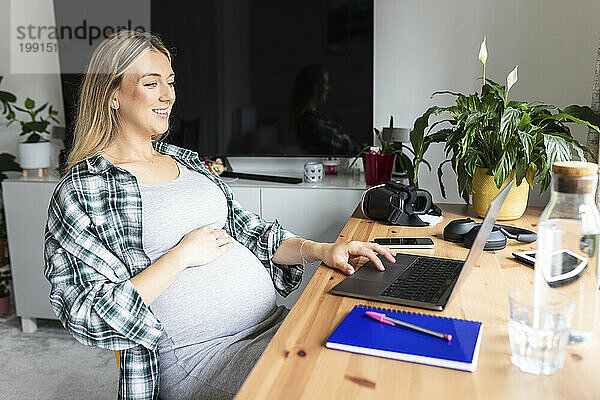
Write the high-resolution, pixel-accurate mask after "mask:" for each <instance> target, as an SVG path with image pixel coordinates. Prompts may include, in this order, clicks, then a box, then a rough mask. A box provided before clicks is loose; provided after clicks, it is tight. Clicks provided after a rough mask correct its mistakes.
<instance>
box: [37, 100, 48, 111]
mask: <svg viewBox="0 0 600 400" xmlns="http://www.w3.org/2000/svg"><path fill="white" fill-rule="evenodd" d="M47 106H48V103H47V102H46V103H44V104H43V105H42V106H40V107H38V108H37V109H36V110H35V111H34V113H36V114H38V113H40V112H42V111H43V110H44V108H46V107H47Z"/></svg>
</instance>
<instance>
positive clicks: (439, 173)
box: [437, 160, 452, 198]
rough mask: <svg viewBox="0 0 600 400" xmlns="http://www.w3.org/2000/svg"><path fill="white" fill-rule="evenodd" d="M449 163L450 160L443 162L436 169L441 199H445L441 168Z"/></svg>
mask: <svg viewBox="0 0 600 400" xmlns="http://www.w3.org/2000/svg"><path fill="white" fill-rule="evenodd" d="M451 161H452V160H445V161H443V162H442V163H441V164H440V165H439V167H438V169H437V176H438V183H439V184H440V192H442V197H443V198H446V188H445V187H444V183H443V182H442V175H443V174H444V171H442V167H443V166H444V164H446V163H449V162H451Z"/></svg>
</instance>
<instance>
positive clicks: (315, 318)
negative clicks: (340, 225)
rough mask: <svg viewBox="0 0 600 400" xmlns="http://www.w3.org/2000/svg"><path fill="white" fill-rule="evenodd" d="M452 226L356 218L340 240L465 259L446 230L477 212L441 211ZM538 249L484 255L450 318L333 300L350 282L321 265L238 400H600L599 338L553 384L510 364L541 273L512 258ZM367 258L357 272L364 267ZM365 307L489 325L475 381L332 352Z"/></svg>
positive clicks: (577, 349)
mask: <svg viewBox="0 0 600 400" xmlns="http://www.w3.org/2000/svg"><path fill="white" fill-rule="evenodd" d="M442 209H443V211H444V220H443V221H442V222H440V223H439V224H437V225H436V226H434V227H427V228H411V227H399V226H390V225H385V224H381V223H378V222H374V221H371V220H369V219H366V218H365V217H364V216H363V215H362V213H361V211H359V210H358V209H357V210H356V211H355V212H354V214H353V215H352V216H351V218H350V219H349V221H348V223H347V224H346V226H345V227H344V229H343V230H342V232H341V233H340V235H339V237H338V239H337V240H338V241H349V240H362V241H370V240H372V239H373V238H375V237H384V236H404V237H428V236H431V237H432V238H433V240H434V242H435V248H434V249H429V250H412V251H411V250H403V252H405V253H413V254H424V255H435V256H442V257H448V258H458V259H464V258H465V257H466V255H467V253H468V250H467V249H466V248H464V247H463V246H461V245H458V244H455V243H450V242H446V241H444V240H443V236H442V232H443V228H444V226H446V224H447V223H448V222H449V221H451V220H453V219H456V218H463V217H465V216H469V217H471V218H473V219H476V220H480V219H478V218H477V217H476V215H475V214H474V212H473V210H472V208H470V207H467V206H464V205H442ZM540 213H541V210H540V209H537V208H531V207H530V208H529V209H528V210H527V212H526V214H525V215H524V216H523V217H522V218H520V219H519V220H517V221H512V222H506V224H507V225H514V226H519V227H523V228H527V229H534V230H535V229H536V225H537V220H538V218H539V214H540ZM532 249H535V243H518V242H515V241H509V244H508V246H507V247H506V248H505V249H504V250H501V251H496V252H484V254H483V255H482V256H481V258H480V260H479V262H478V263H477V266H476V267H475V268H474V269H473V270H472V272H471V274H470V275H469V276H468V279H466V281H465V282H464V285H463V287H462V290H460V292H459V293H454V294H453V296H452V297H451V299H450V302H449V304H448V305H447V307H446V309H445V310H444V311H442V312H435V311H426V310H418V309H414V308H408V307H402V306H397V305H392V304H386V303H379V302H374V301H367V300H360V299H354V298H350V297H341V296H336V295H332V294H330V293H329V290H330V289H331V288H332V287H333V286H335V285H336V284H338V283H339V282H340V281H341V280H342V279H343V278H344V275H343V274H342V273H341V272H338V271H336V270H333V269H331V268H329V267H326V266H324V265H321V266H320V267H319V269H318V270H317V272H316V273H315V275H314V276H313V278H312V279H311V281H310V283H309V284H308V286H307V287H306V289H305V291H304V292H303V294H302V296H301V297H300V299H299V300H298V302H297V303H296V305H295V306H294V308H293V309H292V310H291V311H290V313H289V315H288V317H287V318H286V320H285V321H284V323H283V324H282V326H281V328H280V329H279V331H278V332H277V334H276V335H275V337H274V338H273V340H272V341H271V343H270V344H269V346H268V347H267V349H266V350H265V352H264V353H263V355H262V357H261V358H260V360H259V361H258V363H257V364H256V366H255V367H254V369H253V370H252V372H251V374H250V376H249V377H248V379H247V380H246V382H245V383H244V385H243V386H242V388H241V390H240V391H239V393H238V395H237V397H236V399H392V398H393V399H510V400H515V399H544V400H546V399H600V377H599V376H598V371H599V370H600V368H599V366H600V361H599V359H600V346H599V344H598V342H599V341H598V335H596V337H595V338H594V339H593V340H592V341H591V342H590V343H587V344H583V345H577V346H569V347H568V350H567V356H566V361H565V366H564V368H563V369H562V370H561V371H559V372H558V373H556V374H555V375H553V376H535V375H530V374H526V373H523V372H521V371H520V370H519V369H518V368H516V367H514V366H513V365H512V364H511V363H510V348H509V343H508V311H509V310H508V292H509V291H510V290H511V289H514V288H518V287H524V286H531V285H533V279H534V274H533V269H532V268H530V267H527V266H525V265H523V264H520V263H518V262H516V261H515V260H514V259H513V257H512V255H511V253H512V252H513V251H525V250H532ZM366 261H367V260H366V258H360V259H358V260H357V262H356V263H355V266H356V267H358V266H360V265H362V264H364V263H365V262H366ZM357 304H362V305H368V306H378V307H385V308H391V309H396V310H408V311H418V312H425V313H430V314H434V315H442V316H447V317H454V318H465V319H470V320H476V321H482V322H483V323H484V329H483V338H482V344H481V353H480V357H479V363H478V367H477V370H476V371H475V372H473V373H470V372H462V371H454V370H450V369H444V368H438V367H432V366H427V365H420V364H412V363H408V362H402V361H396V360H389V359H384V358H378V357H372V356H365V355H359V354H352V353H347V352H343V351H337V350H330V349H327V348H325V342H326V340H327V338H328V337H329V335H330V334H331V333H332V332H333V331H334V329H335V328H336V327H337V325H338V324H339V323H340V322H341V321H342V320H343V319H344V317H345V316H346V315H347V314H348V312H349V311H350V310H351V309H352V307H353V306H355V305H357Z"/></svg>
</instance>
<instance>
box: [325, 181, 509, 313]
mask: <svg viewBox="0 0 600 400" xmlns="http://www.w3.org/2000/svg"><path fill="white" fill-rule="evenodd" d="M513 183H514V179H513V180H511V181H510V182H509V183H508V185H506V187H505V188H504V189H502V191H501V192H500V193H499V194H498V195H497V196H496V197H495V198H494V200H492V202H491V204H490V207H489V209H488V211H487V213H486V214H485V218H484V219H483V223H482V224H481V228H479V233H478V234H477V236H476V237H475V241H474V242H473V245H472V246H471V250H470V251H469V254H468V255H467V258H466V260H464V261H462V260H452V259H448V258H440V257H429V256H419V255H412V254H402V253H397V254H396V256H395V258H396V262H395V263H391V262H389V261H387V260H386V259H385V258H383V257H381V256H380V257H379V259H380V260H381V261H382V262H383V265H384V266H385V271H379V270H378V269H377V268H375V265H374V264H373V262H372V261H368V262H367V263H365V265H363V266H362V267H361V268H360V269H359V270H358V271H357V272H355V273H354V274H352V275H350V276H348V277H347V278H346V279H344V280H343V281H342V282H340V283H339V284H338V285H337V286H335V287H334V288H333V289H331V292H332V293H333V294H337V295H341V296H350V297H358V298H361V299H369V300H376V301H382V302H386V303H394V304H401V305H404V306H411V307H418V308H425V309H428V310H438V311H441V310H443V309H444V307H445V306H446V304H448V301H449V299H450V295H451V294H452V292H453V291H454V290H455V289H456V291H458V290H460V287H461V286H462V284H463V282H464V281H465V279H466V277H467V276H468V275H469V274H470V272H471V269H473V267H474V266H475V264H476V262H477V260H478V259H479V257H480V256H481V253H482V252H483V248H484V246H485V243H486V242H487V239H488V237H489V236H490V233H491V231H492V228H493V226H494V224H495V223H496V218H498V215H499V214H500V209H501V208H502V205H503V204H504V200H506V197H507V196H508V192H509V191H510V188H511V187H512V186H513Z"/></svg>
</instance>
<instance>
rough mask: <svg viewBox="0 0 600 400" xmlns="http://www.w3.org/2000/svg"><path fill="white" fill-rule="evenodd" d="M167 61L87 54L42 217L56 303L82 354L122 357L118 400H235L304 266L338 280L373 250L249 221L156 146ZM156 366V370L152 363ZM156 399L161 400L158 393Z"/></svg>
mask: <svg viewBox="0 0 600 400" xmlns="http://www.w3.org/2000/svg"><path fill="white" fill-rule="evenodd" d="M174 101H175V89H174V73H173V70H172V69H171V56H170V53H169V51H168V50H167V49H166V48H165V46H164V45H163V44H162V43H161V41H160V40H159V39H158V38H157V37H156V36H154V35H152V34H149V33H140V32H135V31H121V32H118V33H116V34H114V35H112V36H111V37H109V38H108V39H106V40H104V41H103V42H102V43H101V44H100V45H99V46H98V47H97V48H96V49H95V51H94V53H93V55H92V57H91V60H90V62H89V65H88V68H87V71H86V75H85V78H84V81H83V84H82V87H81V90H80V98H79V105H78V110H77V120H76V127H75V134H74V145H73V148H72V149H71V152H70V155H69V160H68V166H67V172H66V174H65V176H64V177H63V178H62V179H61V181H60V182H59V183H58V185H57V187H56V189H55V191H54V193H53V195H52V198H51V201H50V206H49V209H48V223H47V226H46V231H45V254H44V255H45V264H46V265H45V275H46V277H47V279H48V280H49V281H50V283H51V292H50V302H51V304H52V307H53V309H54V311H55V312H56V314H57V316H58V317H59V319H60V320H61V322H62V324H63V325H64V326H65V328H66V329H67V330H68V331H69V332H70V333H71V334H72V335H73V336H74V337H75V338H76V339H77V340H78V341H80V342H81V343H83V344H86V345H90V346H98V347H102V348H105V349H110V350H117V351H120V354H121V358H120V359H121V365H120V367H121V368H120V371H121V375H120V378H119V392H118V394H119V398H121V399H157V398H158V397H159V396H160V398H162V399H230V398H232V397H233V396H234V395H235V393H236V392H237V391H238V390H239V388H240V386H241V385H242V383H243V382H244V380H245V379H246V377H247V376H248V374H249V372H250V371H251V369H252V367H253V366H254V364H255V363H256V361H257V360H258V358H259V357H260V355H261V353H262V352H263V350H264V349H265V348H266V346H267V344H268V343H269V341H270V340H271V338H272V337H273V335H274V334H275V332H276V331H277V329H278V327H279V326H280V325H281V323H282V321H283V320H284V318H285V316H286V315H287V311H288V310H286V309H285V308H284V307H282V306H280V307H278V306H277V305H276V304H275V294H276V292H279V293H280V294H281V295H283V296H286V295H288V294H289V293H290V292H291V291H293V290H294V289H295V288H297V287H298V285H299V283H300V282H301V279H302V272H303V263H305V262H311V261H316V260H322V261H323V262H324V263H325V264H327V265H329V266H331V267H333V268H336V269H339V270H341V271H343V272H344V273H347V274H351V273H352V272H353V268H352V266H351V265H350V264H349V261H350V260H351V259H353V258H355V257H359V256H365V257H368V258H369V259H370V260H372V261H373V262H374V263H375V264H376V266H377V267H378V268H379V269H383V265H382V263H381V261H380V260H379V259H378V257H377V253H379V254H382V255H384V256H385V258H387V259H388V260H390V261H393V260H394V258H393V256H392V254H391V253H390V252H389V251H388V250H385V249H383V248H381V247H380V246H378V245H375V244H372V243H361V242H349V243H335V244H333V243H317V242H313V241H309V240H304V239H302V238H299V237H297V236H295V235H293V234H291V233H289V232H288V231H286V230H284V229H283V228H282V227H281V226H280V225H279V223H278V222H277V221H274V222H266V221H264V220H263V219H261V218H260V217H259V216H257V215H256V214H254V213H251V212H249V211H246V210H244V209H243V208H242V207H241V206H240V204H239V203H237V202H236V201H235V200H234V199H233V195H232V193H231V190H230V189H229V187H228V186H227V185H225V184H224V183H223V181H221V180H220V179H219V178H218V177H216V176H214V175H212V174H211V173H209V172H208V171H207V169H206V168H205V167H204V165H203V163H202V161H201V160H200V159H199V157H198V153H196V152H192V151H190V150H186V149H183V148H179V147H176V146H173V145H170V144H167V143H164V142H162V141H160V140H161V139H164V135H165V132H167V130H168V126H169V115H170V113H171V109H172V107H173V103H174ZM159 361H160V362H159ZM159 388H160V390H159Z"/></svg>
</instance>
